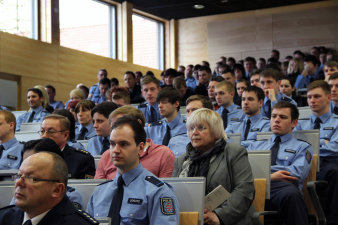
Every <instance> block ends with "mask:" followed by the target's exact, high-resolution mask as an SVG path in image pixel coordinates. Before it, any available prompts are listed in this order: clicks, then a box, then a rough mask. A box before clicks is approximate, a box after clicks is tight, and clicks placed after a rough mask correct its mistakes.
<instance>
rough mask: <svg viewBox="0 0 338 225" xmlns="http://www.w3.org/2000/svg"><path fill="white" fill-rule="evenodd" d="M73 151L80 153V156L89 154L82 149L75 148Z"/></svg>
mask: <svg viewBox="0 0 338 225" xmlns="http://www.w3.org/2000/svg"><path fill="white" fill-rule="evenodd" d="M75 151H76V152H80V153H82V154H84V155H90V153H89V152H87V151H86V150H83V149H78V148H75Z"/></svg>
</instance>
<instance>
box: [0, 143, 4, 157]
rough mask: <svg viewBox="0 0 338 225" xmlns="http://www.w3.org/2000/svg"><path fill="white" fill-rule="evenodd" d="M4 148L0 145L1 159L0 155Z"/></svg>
mask: <svg viewBox="0 0 338 225" xmlns="http://www.w3.org/2000/svg"><path fill="white" fill-rule="evenodd" d="M4 150H5V147H4V146H3V145H0V159H1V156H2V153H3V152H4Z"/></svg>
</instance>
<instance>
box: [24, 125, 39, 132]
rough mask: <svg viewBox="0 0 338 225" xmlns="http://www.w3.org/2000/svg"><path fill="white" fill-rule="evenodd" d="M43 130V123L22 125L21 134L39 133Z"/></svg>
mask: <svg viewBox="0 0 338 225" xmlns="http://www.w3.org/2000/svg"><path fill="white" fill-rule="evenodd" d="M40 128H41V123H22V124H21V126H20V132H38V131H39V130H40Z"/></svg>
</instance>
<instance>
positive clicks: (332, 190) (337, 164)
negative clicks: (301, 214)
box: [317, 157, 338, 225]
mask: <svg viewBox="0 0 338 225" xmlns="http://www.w3.org/2000/svg"><path fill="white" fill-rule="evenodd" d="M317 180H325V181H327V182H328V186H327V187H326V188H325V190H324V196H323V195H321V196H320V197H324V201H323V203H324V205H323V210H324V212H325V216H326V221H327V224H328V225H333V224H338V157H321V158H320V171H319V173H318V174H317Z"/></svg>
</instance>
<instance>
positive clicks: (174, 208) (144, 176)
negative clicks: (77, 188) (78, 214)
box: [87, 164, 180, 225]
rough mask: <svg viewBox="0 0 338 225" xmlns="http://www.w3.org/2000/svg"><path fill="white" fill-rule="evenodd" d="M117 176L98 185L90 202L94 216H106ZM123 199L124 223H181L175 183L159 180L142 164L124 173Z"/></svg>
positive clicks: (167, 224)
mask: <svg viewBox="0 0 338 225" xmlns="http://www.w3.org/2000/svg"><path fill="white" fill-rule="evenodd" d="M119 176H121V174H119V173H117V175H116V177H115V179H114V180H111V181H108V182H105V183H102V184H100V185H98V186H97V187H96V188H95V190H94V192H93V194H92V196H91V198H90V200H89V202H88V205H87V212H88V213H89V214H90V215H92V216H93V217H107V216H108V213H109V209H110V205H111V202H112V199H113V196H114V194H115V193H116V191H117V180H118V178H119ZM122 178H123V181H124V185H123V200H122V205H121V210H120V216H121V223H120V224H121V225H122V224H123V225H134V224H138V225H142V224H150V225H157V224H161V225H169V224H170V225H173V224H179V213H180V211H179V205H178V201H177V199H176V197H175V195H174V192H173V190H172V187H171V186H169V185H168V184H166V183H164V182H162V181H160V180H159V179H158V178H157V177H155V176H154V175H153V174H152V173H150V172H149V171H148V170H146V169H144V168H143V167H142V165H141V164H139V165H138V166H137V167H136V168H134V169H132V170H130V171H128V172H126V173H124V174H123V175H122Z"/></svg>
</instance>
